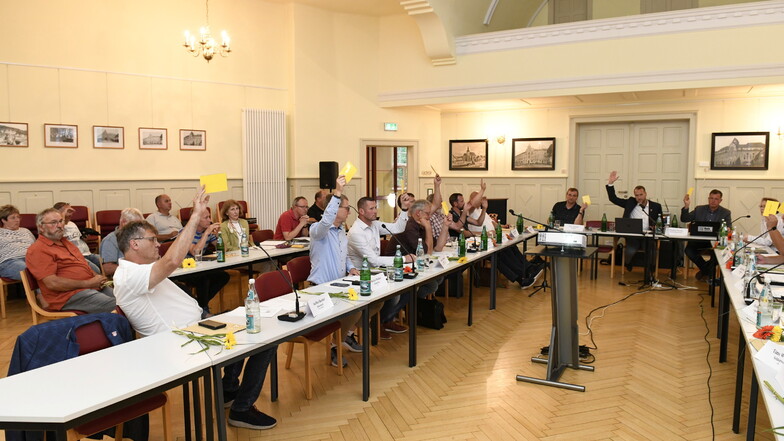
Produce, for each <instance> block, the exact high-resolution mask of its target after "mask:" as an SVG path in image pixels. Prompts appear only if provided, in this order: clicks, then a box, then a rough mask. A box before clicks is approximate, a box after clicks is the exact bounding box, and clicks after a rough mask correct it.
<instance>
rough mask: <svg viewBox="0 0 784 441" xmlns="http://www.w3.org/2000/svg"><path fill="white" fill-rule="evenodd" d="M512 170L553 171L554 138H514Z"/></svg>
mask: <svg viewBox="0 0 784 441" xmlns="http://www.w3.org/2000/svg"><path fill="white" fill-rule="evenodd" d="M512 170H555V138H514V139H513V140H512Z"/></svg>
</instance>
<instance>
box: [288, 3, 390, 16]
mask: <svg viewBox="0 0 784 441" xmlns="http://www.w3.org/2000/svg"><path fill="white" fill-rule="evenodd" d="M272 1H275V2H278V3H300V4H303V5H308V6H312V7H315V8H320V9H325V10H328V11H334V12H342V13H347V14H359V15H370V16H378V17H381V16H385V15H393V14H402V13H404V12H405V10H404V9H403V7H402V6H400V2H399V1H398V0H272Z"/></svg>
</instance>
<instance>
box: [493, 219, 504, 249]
mask: <svg viewBox="0 0 784 441" xmlns="http://www.w3.org/2000/svg"><path fill="white" fill-rule="evenodd" d="M503 242H504V232H503V231H501V224H498V225H496V227H495V244H496V245H501V244H502V243H503Z"/></svg>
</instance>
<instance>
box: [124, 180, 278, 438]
mask: <svg viewBox="0 0 784 441" xmlns="http://www.w3.org/2000/svg"><path fill="white" fill-rule="evenodd" d="M209 199H210V198H209V196H208V195H207V194H205V191H204V187H202V188H201V190H200V191H199V193H198V194H197V195H196V197H195V198H194V200H193V204H194V208H193V215H192V216H191V218H190V220H189V221H188V224H187V225H186V226H185V228H184V229H183V230H182V233H181V234H180V235H179V237H178V238H177V240H175V241H174V243H173V244H172V245H171V247H170V248H169V250H168V251H167V252H166V254H165V255H164V256H163V257H161V258H160V259H159V258H158V248H160V244H159V243H158V239H157V231H156V230H155V227H154V226H152V225H151V224H149V223H148V222H144V221H136V222H131V223H129V224H127V225H126V226H124V227H123V228H122V229H120V230H119V231H118V232H117V244H118V245H119V247H120V251H122V252H123V253H124V256H125V257H124V258H122V259H120V261H119V267H118V268H117V271H116V272H115V273H114V287H115V292H116V296H117V305H118V306H120V307H121V308H122V310H123V312H124V313H125V315H126V316H127V317H128V320H129V321H130V322H131V325H132V326H133V327H134V329H135V330H136V331H137V332H139V333H140V334H141V335H144V336H148V335H152V334H157V333H160V332H169V331H170V330H171V328H181V327H185V326H187V325H190V324H193V323H196V322H198V321H199V320H200V319H201V317H202V309H201V308H200V307H199V305H198V303H197V302H196V300H194V299H193V298H192V297H191V296H189V295H188V294H186V293H185V292H184V291H182V290H181V289H180V288H179V287H178V286H177V285H175V284H174V282H172V281H171V280H169V279H168V277H169V275H170V274H171V273H172V272H173V271H174V270H175V269H177V267H179V266H180V263H182V259H183V258H184V257H185V255H186V254H187V252H188V249H189V247H190V245H191V241H192V239H193V237H194V235H195V233H196V227H197V225H198V224H199V220H200V219H201V218H202V217H203V216H202V215H203V213H205V212H207V205H208V203H209ZM276 350H277V348H271V349H267V350H266V351H263V352H261V353H258V354H255V355H252V356H250V357H249V358H248V359H247V364H246V366H245V370H244V374H243V378H242V383H240V381H239V374H240V371H242V366H243V362H242V361H239V362H237V363H234V364H231V365H229V366H226V368H224V376H223V390H224V394H223V397H224V398H223V399H224V404H225V405H226V406H227V407H228V406H229V405H230V406H231V410H230V411H229V424H230V425H232V426H236V427H245V428H250V429H269V428H272V427H274V426H275V424H277V421H276V420H275V419H274V418H272V417H270V416H268V415H266V414H264V413H262V412H260V411H259V410H257V409H256V407H255V406H254V405H253V403H255V402H256V400H257V399H258V397H259V393H260V391H261V386H262V384H263V383H264V376H265V375H266V372H267V367H268V366H269V363H270V360H271V359H272V356H273V355H274V353H275V351H276Z"/></svg>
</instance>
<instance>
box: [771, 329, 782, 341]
mask: <svg viewBox="0 0 784 441" xmlns="http://www.w3.org/2000/svg"><path fill="white" fill-rule="evenodd" d="M770 341H781V327H780V326H774V327H773V334H772V335H771V336H770Z"/></svg>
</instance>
